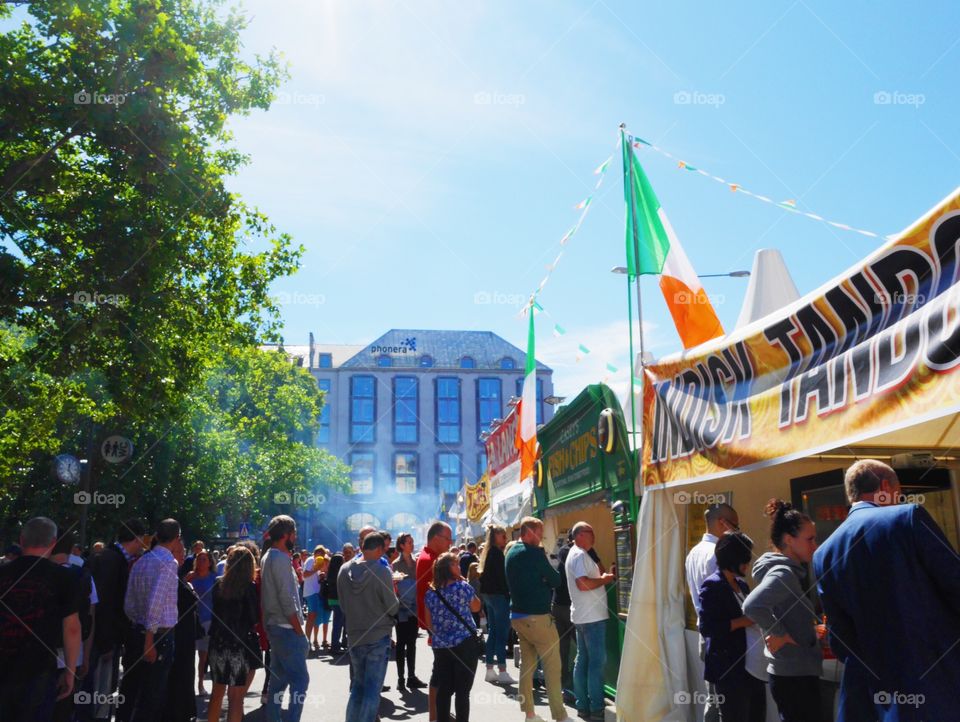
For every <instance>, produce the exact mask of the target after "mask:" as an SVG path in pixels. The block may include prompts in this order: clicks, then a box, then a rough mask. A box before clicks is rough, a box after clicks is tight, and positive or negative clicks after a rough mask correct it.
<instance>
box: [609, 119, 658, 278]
mask: <svg viewBox="0 0 960 722" xmlns="http://www.w3.org/2000/svg"><path fill="white" fill-rule="evenodd" d="M632 140H633V139H632V138H630V137H629V136H628V137H627V138H626V139H625V142H623V143H621V147H622V149H623V195H624V204H625V206H626V215H627V223H626V227H627V232H626V245H627V271H628V272H629V273H630V275H633V276H639V275H641V274H659V273H661V272H662V271H663V264H664V262H665V261H666V259H667V253H668V252H669V250H670V240H669V238H668V237H667V232H666V230H665V229H664V227H663V224H662V223H661V222H660V215H659V210H660V201H659V200H658V199H657V194H656V193H654V191H653V186H651V185H650V181H649V179H648V178H647V174H646V173H644V172H643V167H642V166H641V165H640V162H639V161H638V160H637V157H636V155H635V154H634V152H633V143H632Z"/></svg>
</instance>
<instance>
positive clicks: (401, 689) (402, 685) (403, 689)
mask: <svg viewBox="0 0 960 722" xmlns="http://www.w3.org/2000/svg"><path fill="white" fill-rule="evenodd" d="M397 691H398V692H400V693H401V694H402V693H403V692H406V691H407V685H406V683H405V682H404V681H403V680H402V679H401V680H398V681H397Z"/></svg>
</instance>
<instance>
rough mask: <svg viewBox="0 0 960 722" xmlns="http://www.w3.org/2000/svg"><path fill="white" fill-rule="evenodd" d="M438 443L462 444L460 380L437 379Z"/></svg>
mask: <svg viewBox="0 0 960 722" xmlns="http://www.w3.org/2000/svg"><path fill="white" fill-rule="evenodd" d="M436 396H437V441H439V442H440V443H441V444H459V443H460V379H458V378H453V377H448V376H441V377H440V378H438V379H437V393H436Z"/></svg>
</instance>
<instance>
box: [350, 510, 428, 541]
mask: <svg viewBox="0 0 960 722" xmlns="http://www.w3.org/2000/svg"><path fill="white" fill-rule="evenodd" d="M418 526H420V520H419V519H418V518H417V515H416V514H411V513H410V512H408V511H401V512H397V513H396V514H394V515H393V516H391V517H390V518H389V519H387V531H389V532H393V534H394V537H393V538H394V539H396V538H397V535H398V534H400V533H402V532H407V533H408V534H409V533H410V532H412V531H413V530H414V529H416V528H417V527H418ZM357 531H359V529H358V530H357Z"/></svg>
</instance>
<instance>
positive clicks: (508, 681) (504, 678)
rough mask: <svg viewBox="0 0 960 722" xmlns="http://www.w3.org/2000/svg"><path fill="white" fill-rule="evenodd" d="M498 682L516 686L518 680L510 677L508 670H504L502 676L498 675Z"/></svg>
mask: <svg viewBox="0 0 960 722" xmlns="http://www.w3.org/2000/svg"><path fill="white" fill-rule="evenodd" d="M496 679H497V682H498V683H499V684H516V682H517V680H515V679H514V678H513V677H511V676H510V674H509V673H508V672H507V670H503V671H502V672H500V674H498V675H497V678H496Z"/></svg>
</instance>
